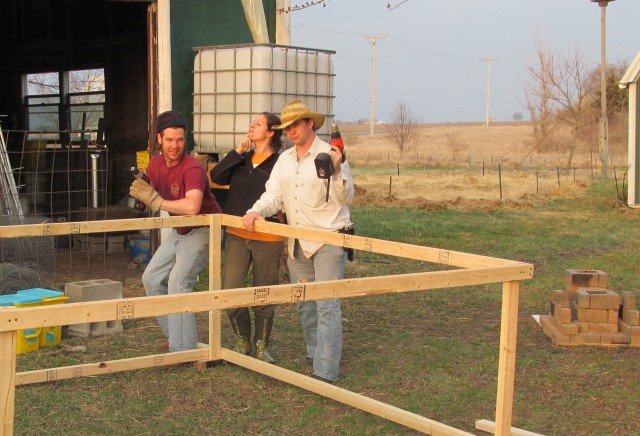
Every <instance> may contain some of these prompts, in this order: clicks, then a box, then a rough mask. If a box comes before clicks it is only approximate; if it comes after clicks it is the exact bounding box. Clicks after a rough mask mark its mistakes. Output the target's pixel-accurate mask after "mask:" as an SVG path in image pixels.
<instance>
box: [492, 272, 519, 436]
mask: <svg viewBox="0 0 640 436" xmlns="http://www.w3.org/2000/svg"><path fill="white" fill-rule="evenodd" d="M519 294H520V282H505V283H504V284H503V285H502V319H501V321H500V354H499V357H498V394H497V397H496V431H495V434H497V435H508V434H510V431H511V415H512V411H513V391H514V384H515V374H516V342H517V338H518V300H519Z"/></svg>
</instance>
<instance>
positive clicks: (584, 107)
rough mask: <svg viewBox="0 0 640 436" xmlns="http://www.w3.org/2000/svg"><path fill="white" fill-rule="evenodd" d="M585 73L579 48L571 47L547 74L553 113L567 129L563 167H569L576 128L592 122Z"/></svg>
mask: <svg viewBox="0 0 640 436" xmlns="http://www.w3.org/2000/svg"><path fill="white" fill-rule="evenodd" d="M587 73H588V67H587V64H586V62H585V60H584V55H583V54H582V52H581V51H580V50H579V49H577V48H572V49H569V52H568V53H567V54H566V56H563V57H562V58H561V59H560V60H559V61H558V63H557V68H554V69H553V70H552V74H551V75H550V76H549V78H550V87H551V99H552V101H553V102H554V103H555V104H556V105H557V108H558V110H557V113H556V116H557V118H558V119H559V120H560V121H561V122H563V123H565V124H566V125H568V126H569V127H570V128H571V144H570V147H569V156H568V157H567V170H569V169H570V168H571V164H572V161H573V155H574V153H575V151H576V147H577V145H578V134H579V132H580V130H581V129H582V128H583V127H585V126H588V125H589V124H592V123H593V122H594V112H593V111H594V99H593V97H592V96H591V95H590V94H589V92H588V87H587V86H586V78H587Z"/></svg>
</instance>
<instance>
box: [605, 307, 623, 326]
mask: <svg viewBox="0 0 640 436" xmlns="http://www.w3.org/2000/svg"><path fill="white" fill-rule="evenodd" d="M619 315H620V313H619V312H618V310H617V309H616V310H613V309H609V318H608V319H607V322H608V323H609V324H615V325H618V319H619V318H620V316H619Z"/></svg>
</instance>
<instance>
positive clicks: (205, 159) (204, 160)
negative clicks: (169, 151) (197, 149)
mask: <svg viewBox="0 0 640 436" xmlns="http://www.w3.org/2000/svg"><path fill="white" fill-rule="evenodd" d="M192 156H193V157H195V158H196V159H197V160H198V162H200V165H202V169H203V170H204V172H205V173H206V172H208V170H209V162H211V157H210V156H209V155H208V154H206V153H203V154H194V155H192Z"/></svg>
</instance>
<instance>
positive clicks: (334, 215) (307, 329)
mask: <svg viewBox="0 0 640 436" xmlns="http://www.w3.org/2000/svg"><path fill="white" fill-rule="evenodd" d="M281 119H282V124H280V125H279V126H278V125H276V126H273V129H282V130H284V132H285V134H286V135H287V137H288V138H289V140H290V141H291V142H292V143H293V145H294V147H291V148H289V149H288V150H286V151H284V152H283V153H282V154H281V155H280V158H279V159H278V161H277V162H276V164H275V166H274V167H273V170H272V171H271V176H270V178H269V180H268V181H267V183H266V186H265V187H266V191H265V192H264V193H263V194H262V196H261V197H260V198H259V199H258V200H257V201H256V202H255V203H254V205H253V206H252V207H251V209H249V210H248V211H247V214H246V215H245V216H244V217H243V221H244V225H245V228H246V229H247V230H249V231H253V230H254V221H255V220H256V219H264V217H269V216H272V215H273V214H274V213H276V212H277V211H279V210H281V209H282V210H283V211H285V212H286V214H287V220H288V222H289V224H292V225H296V226H304V227H312V228H316V229H323V230H330V231H336V232H338V231H343V230H344V229H348V228H350V227H352V223H351V218H350V214H349V207H348V205H349V203H351V201H352V200H353V195H354V188H353V179H352V177H351V170H350V168H349V164H347V163H346V162H344V163H343V162H342V152H341V150H340V149H339V148H338V147H336V146H331V145H329V144H327V143H326V142H324V141H322V140H321V139H320V138H319V137H318V136H317V135H316V133H315V132H316V131H317V130H318V129H319V128H320V127H322V124H323V123H324V115H322V114H320V113H316V112H311V111H310V110H309V109H308V108H307V106H306V105H305V104H304V103H303V102H302V101H300V100H293V101H291V102H289V103H287V105H286V106H285V107H284V109H283V110H282V116H281ZM320 153H327V154H329V155H330V156H331V165H332V167H333V175H332V176H331V177H330V179H329V180H323V179H320V178H318V176H317V174H316V168H315V164H314V159H315V158H316V156H317V155H318V154H320ZM327 183H329V195H328V196H327ZM287 246H288V252H289V257H288V259H287V263H288V266H289V274H290V276H291V281H292V282H294V283H297V282H300V283H305V282H312V281H324V280H339V279H342V278H343V277H344V268H345V263H346V260H347V255H346V253H345V251H344V249H343V248H342V247H336V246H333V245H326V244H322V243H319V242H311V241H305V240H302V239H293V238H289V240H288V245H287ZM298 312H299V313H300V321H301V322H302V329H303V332H304V339H305V342H306V345H307V361H308V362H309V363H311V362H313V376H314V377H316V378H318V379H321V380H323V381H326V382H330V383H332V382H335V381H337V380H338V370H339V366H340V358H341V355H342V314H341V310H340V301H339V300H338V299H329V300H320V301H307V302H302V303H298Z"/></svg>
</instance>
